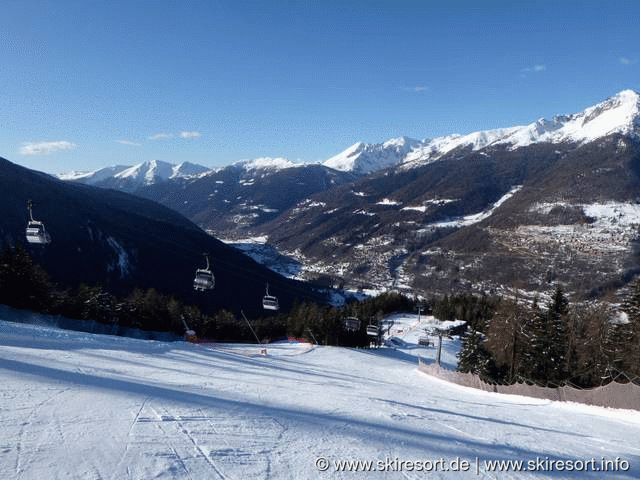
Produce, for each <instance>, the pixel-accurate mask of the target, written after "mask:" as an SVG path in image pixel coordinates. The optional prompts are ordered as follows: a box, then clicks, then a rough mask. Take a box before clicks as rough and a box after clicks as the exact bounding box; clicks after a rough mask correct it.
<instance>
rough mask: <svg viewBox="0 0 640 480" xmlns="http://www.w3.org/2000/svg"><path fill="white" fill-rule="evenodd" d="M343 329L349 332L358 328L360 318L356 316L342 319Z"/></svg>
mask: <svg viewBox="0 0 640 480" xmlns="http://www.w3.org/2000/svg"><path fill="white" fill-rule="evenodd" d="M344 329H345V330H348V331H350V332H355V331H356V330H360V320H359V319H358V317H347V318H345V319H344Z"/></svg>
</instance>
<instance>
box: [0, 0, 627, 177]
mask: <svg viewBox="0 0 640 480" xmlns="http://www.w3.org/2000/svg"><path fill="white" fill-rule="evenodd" d="M0 12H1V13H0V65H1V66H2V71H1V73H0V98H1V103H0V156H3V157H5V158H7V159H9V160H11V161H13V162H16V163H19V164H21V165H25V166H28V167H30V168H36V169H38V170H43V171H47V172H59V171H68V170H72V169H94V168H97V167H101V166H105V165H111V164H133V163H138V162H141V161H145V160H153V159H158V160H164V161H168V162H172V163H179V162H182V161H192V162H195V163H201V164H203V165H207V166H216V165H225V164H229V163H231V162H234V161H237V160H241V159H248V158H255V157H260V156H271V157H276V156H280V157H285V158H288V159H290V160H293V161H295V160H301V161H307V162H311V161H318V160H324V159H326V158H329V157H331V156H333V155H335V154H337V153H338V152H340V151H342V150H344V149H345V148H347V147H348V146H350V145H351V144H353V143H355V142H357V141H364V142H368V143H377V142H383V141H385V140H387V139H389V138H393V137H398V136H402V135H405V136H409V137H413V138H418V139H423V138H430V137H435V136H441V135H446V134H450V133H469V132H472V131H476V130H483V129H489V128H497V127H505V126H512V125H518V124H526V123H530V122H533V121H535V120H536V119H537V118H539V117H551V116H553V115H554V114H557V113H572V112H576V111H580V110H582V109H583V108H585V107H587V106H589V105H592V104H594V103H597V102H599V101H602V100H604V99H605V98H607V97H609V96H611V95H614V94H615V93H617V92H618V91H620V90H623V89H627V88H631V89H635V90H640V77H639V76H638V74H639V73H640V22H639V19H640V2H637V1H627V2H621V1H608V2H604V1H602V2H593V1H559V0H556V1H548V2H536V1H530V2H518V1H512V2H507V1H502V2H495V1H494V2H480V1H476V2H471V1H467V2H459V1H458V2H456V1H446V2H445V1H443V2H435V1H434V2H430V1H402V0H397V1H364V0H361V1H346V0H345V1H317V2H309V1H303V2H293V1H291V2H275V1H260V2H258V1H256V2H249V1H231V2H226V1H214V0H207V1H202V2H195V1H188V0H180V1H175V2H162V1H150V2H143V1H132V0H128V1H124V2H117V1H112V0H110V1H105V2H100V1H81V0H78V1H72V2H68V1H67V2H63V1H56V2H44V1H37V2H36V1H32V2H13V1H5V0H0Z"/></svg>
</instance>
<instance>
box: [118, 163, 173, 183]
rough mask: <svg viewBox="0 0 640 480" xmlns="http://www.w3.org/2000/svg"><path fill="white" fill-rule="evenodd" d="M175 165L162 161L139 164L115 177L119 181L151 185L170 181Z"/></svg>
mask: <svg viewBox="0 0 640 480" xmlns="http://www.w3.org/2000/svg"><path fill="white" fill-rule="evenodd" d="M173 167H174V165H173V164H171V163H167V162H162V161H160V160H150V161H147V162H143V163H139V164H137V165H134V166H132V167H130V168H127V169H126V170H123V171H122V172H120V173H117V174H116V175H114V177H115V178H118V179H129V180H133V181H135V182H141V183H143V184H145V185H150V184H152V183H155V182H157V181H163V180H168V179H169V178H170V177H171V175H172V174H173Z"/></svg>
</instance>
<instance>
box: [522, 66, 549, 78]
mask: <svg viewBox="0 0 640 480" xmlns="http://www.w3.org/2000/svg"><path fill="white" fill-rule="evenodd" d="M546 69H547V66H546V65H534V66H532V67H527V68H523V69H522V70H520V76H521V77H522V78H524V77H526V76H527V75H528V74H529V73H540V72H544V71H545V70H546Z"/></svg>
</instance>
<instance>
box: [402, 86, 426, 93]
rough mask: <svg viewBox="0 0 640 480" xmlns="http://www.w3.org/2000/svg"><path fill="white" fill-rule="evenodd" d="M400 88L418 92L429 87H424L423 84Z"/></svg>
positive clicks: (424, 90)
mask: <svg viewBox="0 0 640 480" xmlns="http://www.w3.org/2000/svg"><path fill="white" fill-rule="evenodd" d="M402 90H404V91H405V92H415V93H420V92H426V91H427V90H429V87H425V86H424V85H416V86H415V87H402Z"/></svg>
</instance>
